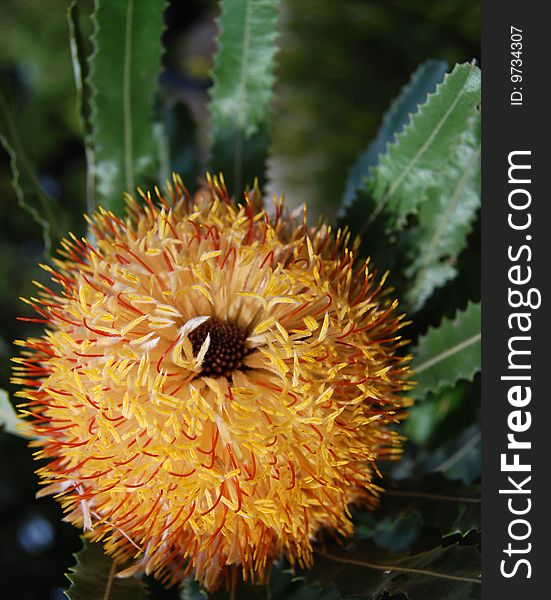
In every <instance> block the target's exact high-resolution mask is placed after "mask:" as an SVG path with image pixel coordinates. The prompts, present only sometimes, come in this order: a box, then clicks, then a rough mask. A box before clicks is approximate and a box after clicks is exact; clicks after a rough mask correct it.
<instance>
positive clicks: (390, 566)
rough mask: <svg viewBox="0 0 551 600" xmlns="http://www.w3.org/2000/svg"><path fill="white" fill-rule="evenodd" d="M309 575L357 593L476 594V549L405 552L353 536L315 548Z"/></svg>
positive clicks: (423, 597)
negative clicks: (343, 544) (340, 544)
mask: <svg viewBox="0 0 551 600" xmlns="http://www.w3.org/2000/svg"><path fill="white" fill-rule="evenodd" d="M308 579H310V580H318V581H322V582H326V581H329V582H334V584H335V587H336V588H337V589H338V590H339V592H340V593H341V594H342V595H343V596H345V597H347V596H353V597H354V598H357V599H365V600H373V599H375V598H379V597H380V595H382V594H384V593H385V592H387V593H388V594H400V593H403V594H406V595H407V597H408V600H434V599H435V598H445V599H446V600H475V599H478V598H480V552H479V551H478V550H477V549H476V548H475V547H473V546H457V545H454V546H449V547H447V548H441V547H439V548H435V549H434V550H431V551H429V552H423V553H421V554H414V555H405V554H394V553H391V552H389V551H386V550H383V549H382V548H380V547H379V546H376V545H375V544H373V543H371V542H367V541H364V542H359V541H358V542H355V543H354V544H351V545H350V546H349V548H347V549H344V550H343V549H333V550H332V551H327V552H323V553H321V552H320V553H318V554H317V555H316V562H315V565H314V568H313V570H312V572H311V574H309V575H308Z"/></svg>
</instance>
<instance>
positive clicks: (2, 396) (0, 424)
mask: <svg viewBox="0 0 551 600" xmlns="http://www.w3.org/2000/svg"><path fill="white" fill-rule="evenodd" d="M0 428H3V429H4V431H7V432H8V433H11V434H13V435H18V436H20V437H24V438H31V437H33V436H32V434H31V432H30V427H29V424H28V423H27V422H25V421H23V419H20V418H19V417H18V416H17V412H16V410H15V408H14V407H13V405H12V403H11V402H10V399H9V396H8V392H6V391H5V390H0Z"/></svg>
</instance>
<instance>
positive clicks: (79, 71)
mask: <svg viewBox="0 0 551 600" xmlns="http://www.w3.org/2000/svg"><path fill="white" fill-rule="evenodd" d="M67 22H68V24H69V42H70V46H71V61H72V65H73V75H74V79H75V88H76V93H77V113H78V116H79V120H80V125H81V128H82V133H83V139H84V150H85V153H86V164H87V172H86V205H87V209H88V212H89V213H91V212H93V211H94V209H95V190H94V186H95V168H94V152H93V147H92V139H91V136H92V121H91V112H90V110H91V107H90V94H91V91H90V86H89V84H88V81H87V77H88V74H89V69H88V68H89V65H88V60H87V56H86V44H85V40H84V36H83V33H82V30H81V26H80V9H79V4H78V2H77V0H73V2H71V4H70V5H69V8H68V9H67Z"/></svg>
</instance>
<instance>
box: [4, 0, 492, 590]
mask: <svg viewBox="0 0 551 600" xmlns="http://www.w3.org/2000/svg"><path fill="white" fill-rule="evenodd" d="M79 4H80V5H81V8H82V10H83V12H84V13H85V14H86V13H89V12H90V10H91V9H92V4H93V3H92V2H91V0H83V1H82V2H80V3H79ZM169 4H170V5H169V8H168V10H167V14H166V20H167V30H166V33H165V37H164V42H165V46H166V55H165V57H164V71H163V73H162V75H161V89H162V93H161V98H160V104H161V107H162V108H161V111H162V118H163V120H164V121H165V124H166V125H167V127H168V128H169V131H170V134H171V135H170V139H171V140H172V148H173V151H174V154H173V162H174V165H175V166H176V167H177V169H178V170H179V171H180V172H181V173H182V174H183V175H184V179H185V180H186V183H187V185H188V187H189V188H194V186H195V183H196V181H197V178H198V177H199V175H200V173H201V170H202V168H203V165H204V162H205V159H206V155H205V151H204V141H205V139H206V135H207V132H208V123H207V122H206V119H205V115H206V101H207V99H208V96H207V89H208V86H209V76H208V73H209V69H210V64H211V56H212V53H213V51H214V41H213V37H214V35H215V31H216V29H215V26H214V22H213V18H214V17H215V16H216V12H217V4H216V2H214V1H209V0H188V1H186V2H181V1H180V2H178V1H177V0H173V1H172V2H170V3H169ZM67 7H68V0H48V2H43V1H41V0H2V3H1V4H0V85H1V89H2V92H3V94H4V96H5V97H9V98H10V99H11V100H12V101H13V102H14V105H15V106H17V107H18V108H17V114H15V119H16V123H17V127H18V131H19V136H20V138H21V142H22V144H23V146H24V148H25V150H26V153H27V155H28V158H29V160H30V161H31V162H32V163H34V165H35V166H36V168H37V170H38V173H39V176H40V183H41V185H42V186H43V187H44V188H45V189H46V190H47V191H48V192H49V193H50V194H51V195H52V196H53V197H54V198H55V199H56V201H57V203H58V210H57V211H56V214H58V215H59V220H60V223H61V225H62V227H63V228H65V229H71V230H72V231H74V232H75V233H77V234H83V232H84V231H83V229H84V228H83V223H84V221H83V219H82V213H83V212H84V211H85V210H86V202H85V197H86V194H85V177H86V164H85V156H84V148H83V143H82V131H81V129H80V122H79V119H78V115H77V110H76V95H75V88H74V80H73V73H72V66H71V58H70V50H69V37H68V26H67V17H66V11H67ZM479 10H480V7H479V2H478V0H439V1H438V0H415V1H413V0H373V1H370V2H366V1H365V0H344V1H342V2H338V3H337V2H334V1H333V0H300V1H299V0H289V1H288V2H286V3H284V7H283V15H282V28H281V51H280V53H279V55H278V69H277V75H278V83H277V93H276V101H275V103H274V106H273V119H272V130H271V136H272V149H271V156H272V158H271V159H270V163H269V174H270V179H271V180H270V183H269V188H268V189H269V190H270V191H272V192H274V193H277V194H280V193H281V192H283V191H284V192H285V196H286V198H287V199H288V201H290V202H291V203H293V204H298V203H301V202H304V201H306V202H308V203H309V205H310V206H312V207H313V210H314V212H321V213H324V214H327V215H328V216H330V217H331V216H333V215H334V212H335V210H336V207H337V206H338V204H339V201H340V198H341V197H342V193H343V189H344V184H345V179H346V175H347V171H348V169H349V167H350V165H351V164H352V163H353V161H354V160H355V158H356V157H357V155H358V154H359V152H361V151H362V150H363V149H364V148H365V147H366V145H367V143H368V141H369V140H370V139H371V138H372V137H373V136H374V134H375V132H376V130H377V127H378V126H379V124H380V121H381V118H382V115H383V113H384V111H385V110H386V108H387V107H388V105H389V103H390V101H391V100H392V99H393V98H394V97H395V96H396V95H397V94H398V92H399V90H400V88H401V87H402V86H403V85H404V84H405V83H406V82H407V80H408V78H409V75H410V74H411V73H412V72H413V70H414V69H415V68H416V66H417V65H418V64H419V63H421V62H423V61H425V60H427V59H429V58H439V59H443V60H446V61H448V62H449V63H450V64H453V63H455V62H463V61H470V60H472V59H473V58H476V59H478V58H479V54H480V30H479V20H480V15H479ZM83 27H84V29H85V32H86V31H87V30H86V27H88V31H87V32H88V33H89V28H90V24H89V22H83ZM176 142H178V143H176ZM10 181H11V172H10V164H9V156H8V154H7V153H6V152H4V151H3V150H2V149H1V148H0V311H1V312H0V314H1V318H0V388H3V389H7V390H9V391H10V393H11V392H12V391H13V390H12V388H11V386H10V384H9V370H10V363H9V358H10V356H12V355H13V354H15V350H14V347H13V346H12V341H13V340H14V339H18V338H24V337H27V336H29V335H32V334H33V333H36V331H33V328H32V327H31V326H30V324H26V323H21V322H18V321H16V316H17V315H23V316H24V315H27V316H30V315H28V311H27V307H26V306H25V305H23V304H22V303H21V302H20V301H19V300H18V297H19V296H29V295H31V294H33V293H34V286H33V285H32V283H31V281H32V280H33V279H41V280H43V279H44V276H43V274H42V272H41V271H40V270H39V269H38V268H37V266H36V265H37V263H38V262H41V261H43V260H44V258H43V251H44V248H43V243H42V233H41V230H40V227H39V226H38V225H37V224H36V223H35V222H34V221H33V220H32V218H31V217H30V216H29V214H28V213H26V212H24V211H23V210H22V209H21V208H20V207H19V206H18V200H17V197H16V195H15V193H14V191H13V189H12V187H11V184H10ZM477 243H478V237H477V233H476V230H475V233H474V234H473V236H472V239H471V247H472V246H474V247H475V248H474V251H472V248H471V251H472V252H473V254H472V255H473V256H474V257H475V258H474V260H477V259H476V257H477V256H478V252H477V249H476V245H477ZM471 260H472V256H471ZM475 279H476V269H475ZM474 285H476V281H475V283H474ZM475 295H476V292H475ZM447 402H448V404H447V406H448V409H449V412H450V415H451V414H452V412H453V406H454V402H455V400H454V398H453V397H452V396H451V395H450V398H449V399H448V400H447ZM456 404H457V402H456ZM438 406H439V410H441V407H442V402H440V403H439V405H438ZM424 410H426V411H430V410H434V406H432V408H431V404H430V403H428V404H427V408H425V409H424ZM476 411H477V402H476V401H475V402H473V405H472V408H471V409H470V413H469V414H467V415H466V416H465V415H464V417H463V418H464V420H465V424H468V423H469V422H472V421H473V419H476ZM464 412H465V411H463V413H464ZM467 412H468V411H467ZM417 423H418V424H419V423H421V426H422V423H423V421H422V420H418V421H417ZM413 433H414V437H415V436H417V439H419V440H423V439H424V438H423V435H425V433H424V432H423V431H416V432H413ZM427 435H428V434H427ZM425 441H427V440H425ZM405 466H406V467H407V464H405ZM33 469H34V466H33V460H32V457H31V452H30V450H29V449H28V448H27V446H26V443H25V441H24V440H22V439H19V438H17V437H14V436H11V435H8V434H6V433H4V432H2V431H0V572H1V573H3V574H4V581H3V584H2V590H3V591H2V596H3V597H5V598H10V599H14V600H15V599H22V600H39V599H40V600H56V599H58V598H63V597H64V596H63V594H62V591H61V590H62V589H63V588H65V587H66V586H67V581H66V579H65V578H64V575H63V573H64V572H65V571H66V569H67V567H68V566H69V565H71V564H72V563H73V558H72V553H73V552H74V551H76V550H78V548H79V547H80V543H79V539H78V532H77V531H76V530H75V529H74V528H72V527H71V526H69V525H66V524H63V523H62V522H61V519H62V513H61V510H60V508H59V507H58V505H57V504H56V503H55V502H54V501H53V500H52V499H41V500H38V501H37V500H35V498H34V496H35V492H36V490H37V484H36V479H35V476H34V474H33ZM8 574H9V577H8V576H7V575H8ZM8 580H9V581H13V582H17V588H14V589H10V584H9V581H8ZM157 594H158V597H166V598H170V597H173V598H175V597H177V594H176V592H175V591H168V592H161V591H158V592H157Z"/></svg>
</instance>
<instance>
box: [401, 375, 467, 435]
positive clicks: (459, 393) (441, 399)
mask: <svg viewBox="0 0 551 600" xmlns="http://www.w3.org/2000/svg"><path fill="white" fill-rule="evenodd" d="M465 396H466V392H465V389H464V386H459V385H455V386H454V387H452V388H447V387H446V388H443V389H441V390H440V391H439V393H438V394H429V395H428V396H427V397H426V398H425V399H424V400H423V402H417V403H416V404H415V405H414V406H412V407H411V408H410V409H409V410H408V418H407V419H406V420H405V422H404V432H405V434H406V436H407V438H408V439H409V440H411V441H413V442H415V443H416V444H419V445H421V446H422V445H424V444H426V443H427V442H428V441H429V439H430V437H431V435H432V434H433V433H434V432H435V431H436V430H437V429H438V427H439V426H440V425H441V423H442V422H443V421H444V420H445V419H446V418H448V417H449V416H450V415H453V414H454V412H455V411H457V410H461V408H462V406H463V402H464V401H465V399H466V398H465ZM455 420H457V419H455Z"/></svg>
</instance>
